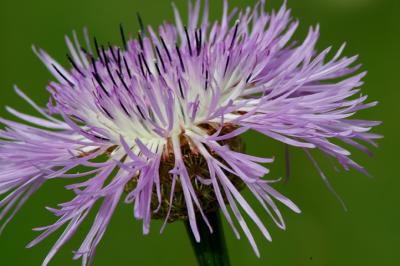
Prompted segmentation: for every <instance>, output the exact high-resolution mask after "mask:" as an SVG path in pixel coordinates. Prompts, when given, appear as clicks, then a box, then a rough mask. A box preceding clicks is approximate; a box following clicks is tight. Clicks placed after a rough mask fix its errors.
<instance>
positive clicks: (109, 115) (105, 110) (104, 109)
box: [100, 104, 114, 119]
mask: <svg viewBox="0 0 400 266" xmlns="http://www.w3.org/2000/svg"><path fill="white" fill-rule="evenodd" d="M100 107H101V109H102V110H103V111H104V112H105V113H106V114H107V116H108V117H109V118H111V119H114V118H113V117H112V115H111V114H110V112H108V111H107V109H106V108H104V107H103V106H102V105H101V104H100Z"/></svg>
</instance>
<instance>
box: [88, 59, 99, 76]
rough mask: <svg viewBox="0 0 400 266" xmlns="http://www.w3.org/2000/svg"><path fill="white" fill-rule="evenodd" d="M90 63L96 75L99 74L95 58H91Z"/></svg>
mask: <svg viewBox="0 0 400 266" xmlns="http://www.w3.org/2000/svg"><path fill="white" fill-rule="evenodd" d="M90 61H91V62H92V65H93V69H94V73H96V74H98V72H97V66H96V61H95V60H94V57H93V56H90Z"/></svg>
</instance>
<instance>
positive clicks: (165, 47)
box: [160, 37, 172, 62]
mask: <svg viewBox="0 0 400 266" xmlns="http://www.w3.org/2000/svg"><path fill="white" fill-rule="evenodd" d="M160 40H161V43H162V45H163V47H164V50H165V52H166V53H167V56H168V59H169V61H170V62H172V58H171V54H170V53H169V50H168V47H167V44H166V43H165V41H164V39H163V38H162V37H160Z"/></svg>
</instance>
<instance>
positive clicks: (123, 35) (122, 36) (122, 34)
mask: <svg viewBox="0 0 400 266" xmlns="http://www.w3.org/2000/svg"><path fill="white" fill-rule="evenodd" d="M119 30H120V32H121V38H122V45H123V46H124V49H125V51H126V50H128V47H127V45H126V37H125V32H124V27H123V26H122V23H121V24H119Z"/></svg>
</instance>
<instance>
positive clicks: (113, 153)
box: [0, 0, 380, 265]
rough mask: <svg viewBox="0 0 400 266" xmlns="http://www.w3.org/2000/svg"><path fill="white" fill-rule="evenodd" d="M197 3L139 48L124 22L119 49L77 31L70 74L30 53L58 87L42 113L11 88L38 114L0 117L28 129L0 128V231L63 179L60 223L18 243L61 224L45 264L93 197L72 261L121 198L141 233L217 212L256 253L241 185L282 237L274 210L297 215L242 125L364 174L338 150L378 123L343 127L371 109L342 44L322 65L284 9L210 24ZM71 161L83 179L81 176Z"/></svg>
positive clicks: (314, 32) (314, 31) (312, 32)
mask: <svg viewBox="0 0 400 266" xmlns="http://www.w3.org/2000/svg"><path fill="white" fill-rule="evenodd" d="M204 5H205V7H204V11H203V12H201V11H200V9H201V8H200V7H201V1H200V0H199V1H196V3H195V4H194V5H192V4H190V7H189V20H188V22H187V23H184V22H183V21H182V19H181V17H180V15H179V12H178V11H177V9H176V8H175V9H174V10H175V18H176V23H175V25H172V24H169V23H165V24H163V25H162V26H160V28H159V29H158V31H156V30H154V29H153V28H152V27H150V26H149V27H147V28H146V29H144V28H143V29H142V31H141V32H139V34H138V38H137V39H130V40H128V41H126V39H125V35H124V31H123V28H122V27H121V33H122V39H123V47H122V48H120V47H117V46H111V45H107V46H106V47H105V46H103V45H100V44H99V43H98V42H97V41H96V39H94V46H91V44H90V40H89V36H88V33H87V32H86V31H85V32H84V43H85V45H84V46H82V45H81V43H80V42H79V40H78V37H77V35H76V33H75V32H74V33H73V39H72V40H71V39H70V38H68V37H67V38H66V42H67V46H68V48H69V51H70V56H68V59H69V61H70V64H71V69H67V68H65V67H63V66H61V65H60V64H58V63H57V62H56V61H55V60H54V59H52V58H51V57H50V56H49V55H48V54H47V53H46V52H44V51H43V50H41V49H36V48H34V51H35V53H36V54H37V55H38V56H39V58H40V59H41V60H42V61H43V63H44V64H45V66H46V67H47V68H48V69H49V71H50V72H51V73H52V74H53V76H54V78H55V80H56V81H54V82H51V83H50V84H49V85H48V87H47V89H48V91H49V92H50V94H51V96H50V100H49V103H48V106H47V108H41V107H39V106H37V105H35V103H33V102H32V100H30V99H29V98H28V97H27V96H26V95H25V94H24V93H23V92H21V91H20V90H19V89H18V88H16V92H17V93H18V95H20V96H21V97H22V98H24V99H25V100H26V101H27V102H28V103H29V104H30V105H31V106H32V107H33V108H34V109H35V110H36V111H37V112H38V113H39V114H40V117H36V116H30V115H27V114H23V113H20V112H18V111H16V110H14V109H12V108H7V110H8V111H9V112H10V113H11V114H13V115H15V116H16V117H18V118H19V119H22V120H25V121H26V122H27V123H26V124H21V123H18V122H13V121H9V120H6V119H1V120H0V121H1V123H2V124H4V126H5V129H4V130H1V131H0V138H1V139H0V163H1V169H0V193H1V194H5V197H4V199H3V200H2V201H1V202H0V208H1V213H0V219H1V220H3V219H4V225H6V224H7V223H8V222H9V220H10V219H11V218H12V217H13V216H14V215H15V213H16V212H17V211H18V210H19V209H20V208H21V206H22V205H23V204H24V202H25V201H26V200H27V199H28V198H29V196H30V195H31V194H32V193H34V192H35V191H36V190H37V189H39V188H40V186H41V185H42V184H43V183H44V182H46V181H49V180H50V179H54V178H64V179H69V180H71V185H69V186H67V187H66V188H67V189H69V190H72V191H73V192H74V193H75V197H74V198H73V199H72V200H71V201H69V202H65V203H62V204H59V206H58V208H56V209H53V208H48V209H49V211H51V212H52V213H54V214H55V215H56V216H57V217H58V220H57V221H56V222H55V223H54V224H52V225H49V226H45V227H41V228H36V229H35V230H37V231H42V234H41V235H40V236H39V237H38V238H36V239H35V240H34V241H32V242H31V243H30V244H29V245H28V247H31V246H34V245H35V244H37V243H39V242H40V241H41V240H43V239H44V238H46V237H47V236H49V235H50V234H52V233H54V232H55V231H57V230H58V229H59V228H60V227H62V226H65V225H66V228H65V230H64V232H63V233H62V234H61V236H60V238H59V239H58V241H57V242H56V243H55V245H54V247H53V248H52V249H51V251H50V252H49V254H48V256H47V257H46V259H45V261H44V262H43V265H47V264H48V262H49V261H50V260H51V258H52V257H53V256H54V255H55V253H56V252H57V251H58V250H59V249H60V247H61V246H62V245H63V244H65V242H66V241H67V240H68V239H69V238H70V237H72V235H73V234H74V233H75V232H76V230H77V229H78V228H79V226H80V224H81V222H82V221H83V220H84V219H85V217H86V216H87V214H88V213H89V212H90V211H91V209H92V207H93V206H94V204H95V203H96V202H98V201H101V202H102V203H101V207H100V209H99V210H98V213H97V216H96V218H95V221H94V223H93V225H92V227H91V229H90V232H89V233H88V234H87V236H86V238H85V240H84V241H83V243H82V245H81V246H80V248H79V249H78V250H77V251H76V253H75V256H74V259H78V258H82V261H83V262H82V263H83V265H88V264H90V263H91V261H92V259H93V255H94V252H95V248H96V246H97V245H98V243H99V242H100V240H101V238H102V236H103V235H104V233H105V230H106V228H107V225H108V223H109V221H110V219H111V217H112V215H113V212H114V210H115V208H116V206H117V204H119V202H120V201H121V200H124V201H125V203H128V204H132V206H133V209H134V215H135V217H136V218H137V219H141V220H143V233H144V234H147V233H148V232H149V230H150V223H151V219H152V217H153V218H161V219H164V220H165V222H168V221H173V220H176V219H180V218H182V219H188V220H189V222H190V226H191V229H192V232H193V234H194V236H195V238H196V240H197V241H200V237H199V232H198V228H197V223H196V217H203V220H204V222H205V223H207V224H208V221H207V217H206V213H207V212H208V211H210V210H211V208H213V207H214V206H219V208H220V210H221V211H222V213H223V215H224V217H225V218H226V219H227V221H228V222H229V224H230V225H231V227H232V229H233V231H234V233H235V234H236V235H237V237H239V231H238V230H237V228H236V225H235V224H236V223H235V222H234V221H235V220H234V218H235V219H236V221H238V224H239V225H240V227H241V229H242V230H243V232H244V234H245V235H246V237H247V238H248V240H249V241H250V244H251V245H252V247H253V249H254V251H255V252H256V254H257V256H259V252H258V249H257V246H256V244H255V241H254V239H253V236H252V234H251V232H250V230H249V228H248V226H247V224H246V222H245V220H244V219H243V216H242V214H243V213H246V214H247V215H248V216H249V217H250V218H251V219H252V220H253V221H254V223H255V224H256V225H257V227H258V228H259V229H260V231H261V232H262V234H263V235H264V236H265V238H266V239H268V240H271V237H270V234H269V233H268V231H267V229H266V228H265V226H264V224H263V223H262V221H261V219H260V218H259V217H258V216H257V214H256V213H255V212H254V211H253V209H252V207H251V206H250V205H249V204H248V203H247V202H246V200H245V199H244V198H243V197H242V195H241V194H240V192H239V191H240V189H241V188H242V187H247V188H248V189H249V190H250V191H251V192H252V194H253V195H254V196H255V198H256V199H257V200H258V201H259V202H260V204H261V205H262V206H263V207H264V208H265V210H266V212H267V213H269V214H270V216H271V218H272V219H273V220H274V222H275V223H276V224H277V226H279V227H280V228H282V229H284V228H285V223H284V221H283V219H282V215H281V213H280V212H279V210H278V208H277V205H276V204H275V202H276V201H279V202H281V203H283V204H284V205H286V206H287V207H289V208H290V209H292V210H293V211H294V212H300V210H299V209H298V207H297V206H296V205H295V204H294V203H292V202H291V201H290V200H289V199H287V198H285V197H284V196H282V195H281V194H280V193H278V192H277V191H276V190H274V189H273V188H272V187H271V185H270V184H271V183H273V182H275V181H276V180H268V179H264V176H265V175H266V174H267V173H268V169H267V168H266V167H265V165H264V164H263V163H271V162H272V161H273V159H268V158H259V157H254V156H251V155H247V154H245V153H244V151H243V149H242V147H241V146H242V145H241V140H240V135H241V134H243V133H244V132H246V131H248V130H254V131H257V132H260V133H262V134H264V135H265V136H267V137H270V138H273V139H276V140H278V141H280V142H283V143H285V144H287V145H290V146H295V147H299V148H301V149H304V151H305V152H306V153H307V155H308V156H309V157H310V159H311V160H312V161H313V163H314V164H315V166H316V167H317V169H318V170H319V171H320V173H321V176H322V177H323V178H324V179H326V178H325V176H324V174H323V173H322V171H321V170H320V168H319V167H318V164H317V162H316V161H315V160H314V159H313V157H311V154H310V150H313V149H314V150H315V149H318V150H320V151H322V152H323V153H325V154H326V155H328V156H330V157H333V158H335V159H336V160H337V161H338V162H339V163H340V164H341V165H342V166H343V167H344V168H345V169H346V170H347V169H349V168H355V169H357V170H360V171H362V172H365V171H364V169H363V168H362V167H361V166H359V165H358V164H357V163H356V162H354V161H353V160H352V159H350V157H349V156H350V152H349V151H347V150H346V149H344V148H343V147H341V146H339V144H338V143H346V144H349V145H350V146H354V147H355V148H357V149H360V150H362V151H365V152H367V153H368V149H367V148H366V147H365V146H364V145H363V144H361V143H360V142H367V143H370V144H372V145H375V142H374V139H376V138H379V137H380V136H379V135H375V134H371V133H368V132H369V131H370V129H371V128H372V127H374V126H376V125H378V124H379V122H375V121H366V120H356V119H351V117H352V116H353V115H354V114H355V113H356V112H357V111H360V110H362V109H366V108H369V107H373V106H374V105H375V104H376V102H372V103H365V101H366V99H367V96H362V95H360V96H358V93H359V91H360V87H361V86H362V84H363V82H362V78H363V77H364V76H365V72H361V73H359V72H357V71H358V69H359V65H354V63H355V61H356V59H357V57H356V56H354V57H350V58H348V57H341V53H342V51H343V48H344V46H342V47H341V48H340V49H339V51H338V52H336V54H335V55H334V56H333V58H331V59H327V56H328V53H329V51H330V48H328V49H326V50H324V51H322V52H320V53H319V52H317V51H316V49H315V45H316V42H317V40H318V37H319V32H318V26H317V27H315V28H313V27H312V28H310V29H309V32H308V35H307V37H306V38H305V40H304V41H303V42H302V43H296V42H290V40H291V37H292V35H293V34H294V33H295V31H296V29H297V26H298V21H296V20H293V19H292V18H291V15H290V10H287V9H286V6H285V5H283V6H282V8H281V9H280V10H279V11H278V12H272V13H271V14H268V13H266V12H265V8H264V1H260V2H258V3H257V4H256V6H255V7H254V8H253V9H251V8H247V9H245V10H243V11H240V10H237V9H234V10H233V11H231V12H229V11H228V3H227V1H224V11H223V15H222V19H221V21H219V22H215V23H210V21H209V19H208V2H207V1H206V2H205V4H204ZM185 25H186V26H185ZM78 166H85V167H86V169H87V170H86V172H78V170H77V167H78ZM78 178H79V180H80V181H75V179H78ZM81 178H86V179H85V180H86V181H84V182H82V179H81ZM179 204H181V205H182V206H180V207H179ZM209 205H211V207H210V206H209ZM177 206H178V207H179V208H178V207H177ZM229 209H230V211H231V212H230V211H229ZM165 224H166V223H164V226H165ZM4 225H3V227H2V228H1V229H3V228H4ZM164 226H163V227H162V228H161V231H162V230H163V229H164ZM209 227H210V231H212V227H211V226H209Z"/></svg>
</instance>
